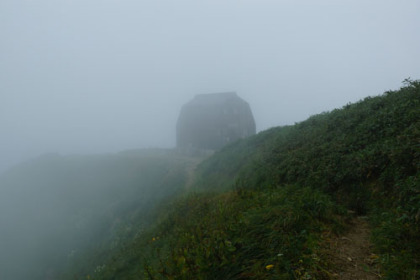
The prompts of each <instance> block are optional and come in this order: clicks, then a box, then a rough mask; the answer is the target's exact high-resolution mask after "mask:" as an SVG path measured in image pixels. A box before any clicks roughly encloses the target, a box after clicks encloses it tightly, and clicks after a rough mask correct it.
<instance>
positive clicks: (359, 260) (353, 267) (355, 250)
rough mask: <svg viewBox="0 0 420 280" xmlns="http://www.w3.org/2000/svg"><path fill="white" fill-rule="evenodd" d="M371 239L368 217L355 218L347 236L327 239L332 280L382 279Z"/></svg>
mask: <svg viewBox="0 0 420 280" xmlns="http://www.w3.org/2000/svg"><path fill="white" fill-rule="evenodd" d="M369 239H370V228H369V225H368V223H367V221H366V217H356V218H354V219H353V220H352V221H351V224H350V230H349V231H348V232H347V233H346V234H345V235H341V236H336V237H333V238H331V239H328V238H327V242H326V252H327V253H326V254H327V257H328V259H329V263H330V264H331V269H329V273H330V274H329V275H330V277H331V279H342V280H355V279H357V280H376V279H381V274H380V271H379V267H378V265H377V261H378V256H377V255H376V254H374V253H373V251H372V244H371V243H370V240H369Z"/></svg>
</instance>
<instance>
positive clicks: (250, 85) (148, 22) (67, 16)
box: [0, 0, 420, 174]
mask: <svg viewBox="0 0 420 280" xmlns="http://www.w3.org/2000/svg"><path fill="white" fill-rule="evenodd" d="M298 3H299V4H300V5H299V4H296V2H295V1H268V0H267V1H251V0H244V1H239V0H233V1H200V2H197V1H190V0H182V1H176V2H172V1H166V0H165V1H130V0H127V1H112V0H106V1H89V2H86V1H80V0H75V1H67V0H65V1H51V0H40V1H27V0H19V1H10V0H6V1H2V2H1V3H0V35H1V37H2V44H0V133H1V140H0V158H1V159H0V174H1V173H2V172H3V171H4V170H6V169H7V168H9V167H10V166H12V165H15V164H17V163H19V162H21V161H25V160H27V159H30V158H33V157H37V156H39V155H41V154H45V153H59V154H62V155H67V154H98V153H99V154H100V153H114V152H118V151H123V150H127V149H137V148H172V147H175V140H176V139H175V138H176V137H175V129H176V128H175V126H176V121H177V118H178V115H179V113H180V110H181V107H182V105H183V104H185V103H187V102H189V101H190V100H191V99H192V98H193V97H194V96H195V95H197V94H204V93H216V92H230V91H234V92H236V93H237V94H238V96H240V97H241V98H243V99H244V100H245V101H247V102H248V103H249V105H250V107H251V109H252V112H253V115H254V118H255V121H256V126H257V132H259V131H262V130H266V129H268V128H270V127H274V126H282V125H290V124H294V123H296V122H300V121H303V120H305V119H306V118H308V117H309V116H311V115H314V114H318V113H321V112H324V111H330V110H333V109H335V108H340V107H342V106H344V105H345V104H347V103H349V102H352V103H353V102H357V101H359V100H360V99H363V98H365V97H367V96H375V95H380V94H382V93H383V92H384V91H387V90H397V89H398V88H400V87H401V86H402V81H403V80H404V79H406V78H409V77H411V78H412V79H419V78H420V68H419V66H418V65H419V62H420V37H419V36H416V35H415V34H417V33H418V29H419V27H420V18H419V17H418V15H417V14H418V11H419V10H420V2H418V1H405V2H403V3H401V2H395V1H378V0H377V1H369V2H364V1H344V2H339V3H337V2H335V1H317V2H316V3H313V2H311V1H300V2H298Z"/></svg>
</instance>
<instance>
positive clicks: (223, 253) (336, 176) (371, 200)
mask: <svg viewBox="0 0 420 280" xmlns="http://www.w3.org/2000/svg"><path fill="white" fill-rule="evenodd" d="M419 158H420V81H410V80H407V81H405V85H404V86H403V87H402V88H401V89H400V90H397V91H389V92H386V93H384V94H383V95H381V96H377V97H368V98H366V99H364V100H362V101H360V102H357V103H355V104H348V105H346V106H344V107H343V108H341V109H337V110H334V111H332V112H327V113H322V114H319V115H316V116H313V117H311V118H309V119H308V120H306V121H304V122H301V123H298V124H295V125H293V126H287V127H279V128H273V129H270V130H268V131H264V132H262V133H259V134H258V135H256V136H254V137H251V138H249V139H245V140H242V141H239V142H237V143H235V144H232V145H230V146H227V147H225V148H224V149H222V150H221V151H219V152H217V153H215V154H214V155H213V156H212V157H210V158H208V159H207V160H205V161H204V162H203V163H202V164H200V165H199V166H198V168H197V170H196V173H195V184H194V188H193V189H194V191H193V192H190V193H188V194H186V195H185V196H184V197H183V198H181V199H177V200H174V201H172V202H170V203H169V202H168V203H166V204H164V205H162V206H161V207H160V208H159V209H158V210H157V213H156V215H157V216H156V217H157V219H156V221H155V223H154V224H153V225H152V226H151V227H150V228H149V229H148V230H146V231H144V232H143V233H142V234H140V235H138V236H136V237H135V238H133V239H126V243H125V245H124V246H122V247H120V248H119V250H118V252H116V253H115V254H113V255H112V256H111V258H110V260H109V261H105V262H102V261H101V260H100V259H97V260H95V261H96V263H95V264H94V265H93V266H91V268H90V272H88V273H86V274H84V275H81V274H79V275H78V277H79V278H80V279H336V278H334V277H335V276H334V275H333V274H332V273H331V271H332V270H333V269H334V267H333V266H334V262H333V261H332V260H331V259H330V258H329V255H328V253H326V252H325V243H326V242H327V241H328V240H329V239H330V238H333V237H334V236H336V235H337V234H342V233H345V232H346V231H347V230H348V223H349V221H350V220H351V219H353V217H352V215H353V214H349V213H355V215H367V217H368V219H369V222H370V224H371V228H372V236H371V238H372V241H373V243H374V245H375V248H374V250H375V252H376V254H377V255H374V256H375V258H374V261H375V264H376V265H378V266H379V267H380V276H381V277H382V278H383V279H415V278H416V277H418V275H419V266H420V263H419V262H420V258H419V251H420V242H418V238H419V236H420V188H419V175H420V174H419V170H420V168H419V167H420V166H419V165H420V163H419ZM376 256H377V257H376ZM95 261H94V262H95ZM366 269H368V268H366ZM87 270H89V269H87ZM73 276H75V274H74V275H73ZM76 277H77V275H76Z"/></svg>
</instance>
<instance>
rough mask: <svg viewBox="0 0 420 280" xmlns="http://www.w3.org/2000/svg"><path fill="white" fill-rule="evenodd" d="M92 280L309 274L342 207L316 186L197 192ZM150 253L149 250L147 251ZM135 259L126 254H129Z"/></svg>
mask: <svg viewBox="0 0 420 280" xmlns="http://www.w3.org/2000/svg"><path fill="white" fill-rule="evenodd" d="M170 208H171V209H175V211H172V212H169V213H168V214H167V216H166V217H165V218H164V219H163V220H162V222H161V223H160V224H159V225H158V226H157V227H156V228H154V229H153V230H152V231H151V232H149V233H148V234H147V235H145V236H147V237H148V238H147V239H146V240H145V239H144V238H142V239H138V240H137V241H136V242H133V243H132V244H131V245H130V248H126V249H125V250H124V251H123V254H122V255H118V256H116V257H115V259H114V261H113V262H111V263H109V264H107V266H106V267H105V268H104V270H103V271H101V272H100V273H96V274H93V275H91V277H92V279H138V278H142V277H144V278H145V279H279V277H282V278H284V279H290V278H293V277H296V278H302V279H306V278H304V277H308V276H309V275H322V274H323V272H322V265H323V264H322V263H320V262H319V258H317V255H316V249H317V248H318V247H319V240H320V235H321V233H322V232H324V231H332V230H333V231H338V230H340V229H341V228H342V221H341V215H343V213H344V212H343V209H342V208H340V207H338V206H337V205H336V204H335V203H334V202H333V201H332V200H331V198H330V197H329V196H327V195H325V194H323V193H321V192H319V191H314V190H312V189H310V188H300V187H295V186H284V187H282V188H272V189H269V190H266V191H264V192H261V191H255V190H249V189H238V190H233V191H228V192H224V193H220V194H203V193H201V194H191V195H189V196H187V197H186V198H184V199H182V200H179V201H177V202H175V203H174V205H171V207H170ZM145 252H147V253H145ZM128 255H129V256H130V258H126V256H128Z"/></svg>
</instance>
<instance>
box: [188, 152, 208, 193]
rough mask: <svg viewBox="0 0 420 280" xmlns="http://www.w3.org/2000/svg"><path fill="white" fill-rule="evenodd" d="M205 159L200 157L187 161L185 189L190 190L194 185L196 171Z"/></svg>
mask: <svg viewBox="0 0 420 280" xmlns="http://www.w3.org/2000/svg"><path fill="white" fill-rule="evenodd" d="M204 159H205V158H204V157H199V158H191V159H189V160H188V161H187V163H186V166H185V173H186V182H185V188H186V189H190V188H191V186H192V184H193V183H194V179H195V169H196V167H197V165H198V164H199V163H200V162H202V161H203V160H204Z"/></svg>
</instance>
